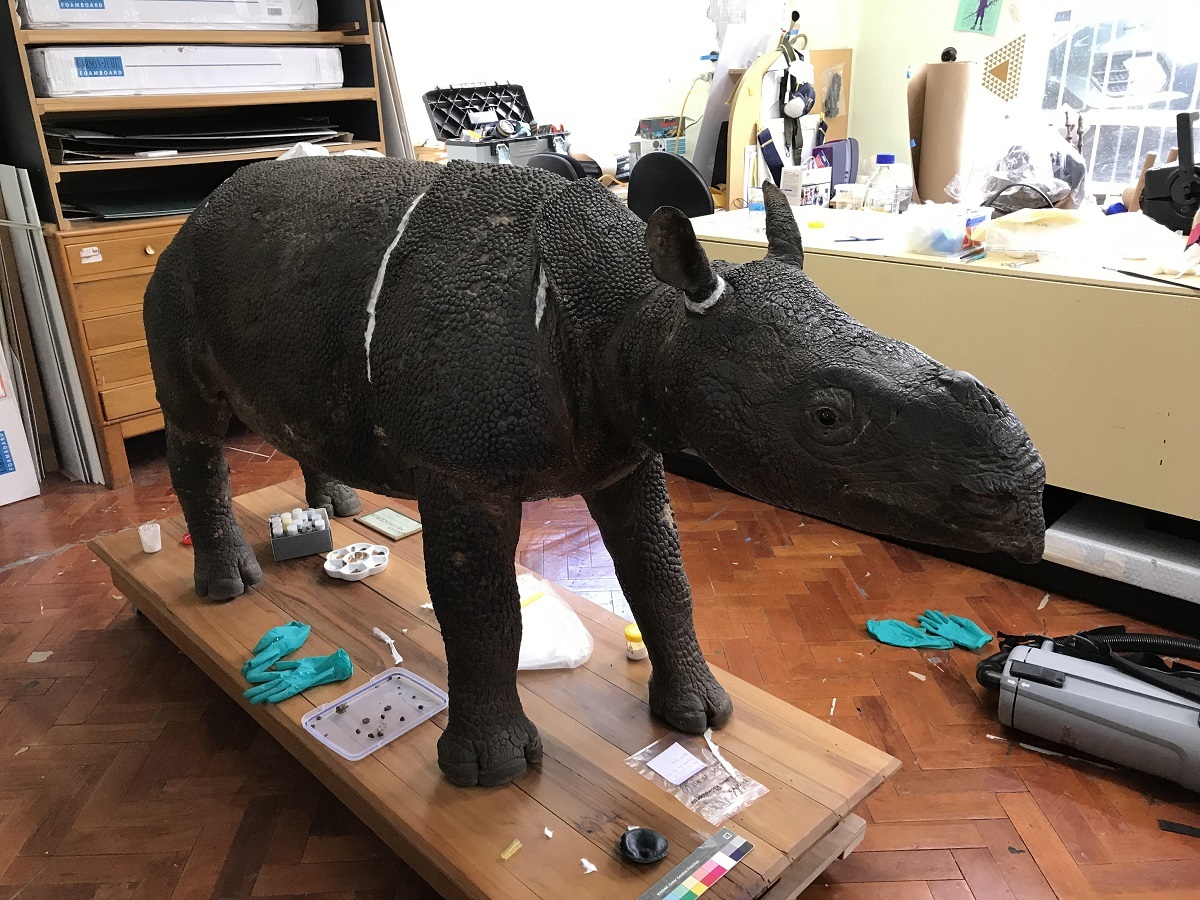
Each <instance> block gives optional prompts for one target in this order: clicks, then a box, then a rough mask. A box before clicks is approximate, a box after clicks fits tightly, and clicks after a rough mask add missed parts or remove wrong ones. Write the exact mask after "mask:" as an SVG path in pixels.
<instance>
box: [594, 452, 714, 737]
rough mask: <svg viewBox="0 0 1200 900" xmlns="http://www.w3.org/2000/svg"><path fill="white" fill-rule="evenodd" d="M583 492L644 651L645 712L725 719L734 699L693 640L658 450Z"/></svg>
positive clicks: (706, 723) (695, 728)
mask: <svg viewBox="0 0 1200 900" xmlns="http://www.w3.org/2000/svg"><path fill="white" fill-rule="evenodd" d="M585 499H586V500H587V504H588V509H589V510H590V511H591V513H592V517H593V518H594V519H595V520H596V525H597V526H598V527H599V528H600V536H601V537H602V538H603V539H604V545H605V547H607V548H608V552H609V553H610V554H611V555H612V558H613V565H614V567H615V568H616V572H617V580H618V581H619V582H620V584H621V589H622V590H623V591H624V592H625V598H626V600H628V602H629V607H630V609H632V610H633V615H634V618H635V619H636V620H637V623H638V626H639V628H640V629H641V632H642V638H643V639H644V640H645V642H646V649H647V650H649V652H650V663H651V665H652V666H653V667H654V670H653V674H652V675H651V678H650V710H651V712H653V713H654V714H655V715H656V716H658V717H659V718H660V719H662V720H663V721H665V722H666V723H667V724H668V725H671V726H673V727H674V728H677V729H679V730H680V731H683V732H687V733H689V734H702V733H703V732H704V731H705V729H707V728H715V727H720V726H721V725H724V724H725V723H726V722H727V721H729V717H730V715H732V713H733V702H732V701H731V700H730V699H729V695H728V694H727V693H725V689H724V688H723V687H721V685H720V684H719V683H718V682H717V679H716V678H715V677H713V674H712V672H711V671H710V670H709V668H708V663H707V662H706V661H705V659H704V654H703V653H702V652H701V651H700V644H699V641H697V640H696V630H695V626H694V625H693V622H692V591H691V588H690V587H689V585H688V581H687V576H686V575H685V574H684V571H683V560H682V556H681V553H680V549H679V532H678V530H677V529H676V527H675V516H674V513H673V512H672V511H671V500H670V496H669V495H668V494H667V482H666V476H665V475H664V474H663V465H662V457H661V456H659V455H658V454H654V455H652V456H650V457H648V458H647V459H646V460H645V461H644V462H642V464H641V465H640V466H639V467H638V468H637V469H635V470H634V471H633V472H632V473H631V474H629V475H628V476H626V477H625V478H624V479H622V480H621V481H618V482H617V483H616V484H613V485H611V486H610V487H607V488H604V489H603V490H601V491H597V492H596V493H594V494H590V495H587V496H585Z"/></svg>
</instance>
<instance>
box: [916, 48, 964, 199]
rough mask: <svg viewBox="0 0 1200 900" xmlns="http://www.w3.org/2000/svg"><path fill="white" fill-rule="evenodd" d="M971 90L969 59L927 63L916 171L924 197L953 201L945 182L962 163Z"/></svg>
mask: <svg viewBox="0 0 1200 900" xmlns="http://www.w3.org/2000/svg"><path fill="white" fill-rule="evenodd" d="M970 91H971V64H970V63H965V62H949V63H934V64H932V65H930V66H927V67H926V69H925V98H924V100H925V102H924V110H923V115H922V123H921V145H920V151H919V152H920V157H919V158H920V170H919V173H918V175H917V191H918V192H919V193H920V195H921V199H923V200H927V201H928V200H932V201H933V202H935V203H949V202H951V199H952V198H951V197H950V196H949V195H948V194H947V193H946V185H947V184H949V183H950V180H951V179H952V178H954V176H955V175H957V174H958V173H959V170H960V169H961V166H962V148H963V134H964V132H965V130H966V121H967V103H968V97H969V95H970Z"/></svg>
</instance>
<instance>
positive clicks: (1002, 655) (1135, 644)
mask: <svg viewBox="0 0 1200 900" xmlns="http://www.w3.org/2000/svg"><path fill="white" fill-rule="evenodd" d="M1000 638H1001V647H1002V648H1003V649H1001V650H1000V652H999V653H995V654H993V655H992V656H989V657H988V658H987V659H984V660H980V662H979V665H978V666H976V667H975V678H976V680H977V681H978V682H979V683H980V684H981V685H983V686H984V687H985V688H987V689H988V690H993V691H997V690H999V689H1000V681H1001V679H1002V678H1003V676H1004V665H1005V663H1006V662H1007V661H1008V654H1009V652H1010V651H1011V650H1012V648H1013V647H1015V646H1018V645H1020V644H1030V643H1036V644H1040V643H1042V642H1043V641H1045V640H1047V638H1045V637H1042V636H1039V635H1032V634H1030V635H1025V636H1024V637H1018V636H1013V635H1006V634H1001V635H1000ZM1049 640H1051V641H1052V642H1053V643H1054V645H1055V649H1056V650H1058V651H1059V652H1062V653H1066V654H1067V655H1069V656H1076V657H1081V658H1084V659H1092V660H1093V661H1095V662H1103V663H1108V664H1110V665H1112V666H1114V667H1116V668H1117V669H1120V670H1121V671H1123V672H1126V673H1127V674H1129V675H1133V676H1134V677H1135V678H1140V679H1141V680H1143V681H1147V682H1149V683H1151V684H1155V685H1157V686H1158V687H1161V688H1163V689H1164V690H1167V691H1170V692H1172V693H1176V694H1181V695H1183V696H1186V697H1190V698H1192V699H1200V689H1197V688H1196V687H1193V685H1194V684H1195V682H1194V681H1192V679H1190V678H1187V677H1181V674H1182V673H1175V674H1170V673H1167V672H1160V671H1157V670H1155V669H1151V668H1148V667H1146V666H1141V665H1138V664H1136V663H1134V662H1132V661H1130V660H1127V659H1125V658H1124V657H1122V656H1118V655H1117V654H1118V653H1154V654H1157V655H1159V656H1171V657H1175V658H1176V659H1187V660H1191V661H1193V662H1200V641H1197V640H1193V639H1191V638H1181V637H1171V636H1169V635H1162V634H1126V633H1125V631H1124V629H1123V628H1113V629H1096V630H1094V631H1082V632H1080V633H1078V634H1072V635H1067V636H1065V637H1057V638H1050V639H1049Z"/></svg>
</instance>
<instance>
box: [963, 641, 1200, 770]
mask: <svg viewBox="0 0 1200 900" xmlns="http://www.w3.org/2000/svg"><path fill="white" fill-rule="evenodd" d="M1000 647H1001V650H1000V652H999V653H997V654H995V655H993V656H991V657H988V658H987V659H985V660H983V661H981V662H980V663H979V665H978V667H977V668H976V672H975V675H976V678H977V679H978V680H979V683H980V684H982V685H983V686H984V687H986V688H989V689H991V690H996V691H998V692H999V716H1000V722H1001V723H1002V724H1004V725H1007V726H1009V727H1010V728H1015V729H1016V730H1018V731H1024V732H1027V733H1029V734H1033V735H1037V736H1038V737H1041V738H1045V739H1046V740H1049V741H1053V742H1054V743H1057V744H1062V745H1063V746H1065V747H1067V748H1070V749H1071V750H1075V751H1080V752H1083V753H1087V754H1089V755H1091V756H1094V757H1098V758H1100V759H1105V760H1110V761H1112V762H1115V763H1119V764H1121V765H1124V766H1128V767H1129V768H1131V769H1137V770H1139V771H1141V772H1148V773H1150V774H1152V775H1158V776H1160V777H1162V778H1166V779H1168V780H1169V781H1173V782H1175V783H1176V784H1180V785H1183V786H1184V787H1186V788H1189V789H1190V790H1193V791H1200V670H1198V669H1195V668H1192V667H1191V666H1186V665H1183V664H1182V663H1180V662H1179V660H1180V659H1186V660H1191V661H1200V641H1194V640H1190V639H1188V638H1176V637H1165V636H1162V635H1156V634H1127V633H1126V632H1125V628H1124V627H1123V626H1113V627H1108V628H1097V629H1094V630H1091V631H1081V632H1079V633H1077V634H1073V635H1067V636H1065V637H1055V638H1048V637H1046V636H1044V635H1031V634H1030V635H1007V634H1001V635H1000Z"/></svg>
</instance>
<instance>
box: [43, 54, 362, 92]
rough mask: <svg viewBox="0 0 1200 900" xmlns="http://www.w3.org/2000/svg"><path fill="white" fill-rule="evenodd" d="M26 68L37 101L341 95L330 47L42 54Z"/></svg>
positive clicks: (337, 63)
mask: <svg viewBox="0 0 1200 900" xmlns="http://www.w3.org/2000/svg"><path fill="white" fill-rule="evenodd" d="M29 64H30V69H31V70H32V74H33V86H34V90H35V92H36V93H37V95H38V96H39V97H72V96H80V95H83V96H88V95H91V96H96V95H104V96H113V95H120V94H209V93H213V94H221V93H233V92H237V91H297V90H315V89H320V88H340V87H341V86H342V83H343V76H342V55H341V50H339V49H338V48H337V47H243V46H219V45H213V46H207V45H195V46H191V45H179V44H164V45H161V46H144V47H131V46H115V47H109V46H100V45H97V46H90V47H42V48H38V49H35V50H31V51H30V53H29Z"/></svg>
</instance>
